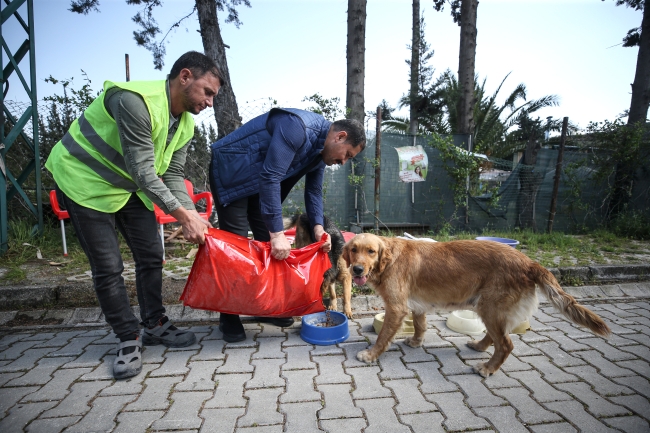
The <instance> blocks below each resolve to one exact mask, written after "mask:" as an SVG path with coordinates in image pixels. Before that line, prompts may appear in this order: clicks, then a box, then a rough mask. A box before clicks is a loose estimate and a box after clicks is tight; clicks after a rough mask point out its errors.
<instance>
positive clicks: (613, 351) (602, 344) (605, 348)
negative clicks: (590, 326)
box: [581, 338, 636, 362]
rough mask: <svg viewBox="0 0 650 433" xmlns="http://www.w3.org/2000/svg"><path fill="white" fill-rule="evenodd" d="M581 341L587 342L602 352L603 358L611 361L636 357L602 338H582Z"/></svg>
mask: <svg viewBox="0 0 650 433" xmlns="http://www.w3.org/2000/svg"><path fill="white" fill-rule="evenodd" d="M581 343H585V344H588V345H589V346H591V347H593V348H594V349H596V350H597V351H598V352H600V353H602V354H603V356H604V357H605V359H608V360H610V361H613V362H616V361H625V360H628V359H634V358H636V356H634V355H632V354H631V353H627V352H624V351H622V350H621V349H619V348H616V347H614V346H612V345H610V344H608V343H607V341H606V340H603V339H602V338H586V339H584V340H582V341H581Z"/></svg>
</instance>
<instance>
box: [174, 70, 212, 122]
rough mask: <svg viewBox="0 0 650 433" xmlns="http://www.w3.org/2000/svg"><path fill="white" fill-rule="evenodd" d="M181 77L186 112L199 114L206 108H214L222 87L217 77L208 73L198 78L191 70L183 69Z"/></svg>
mask: <svg viewBox="0 0 650 433" xmlns="http://www.w3.org/2000/svg"><path fill="white" fill-rule="evenodd" d="M180 76H181V86H182V90H183V109H184V111H189V112H190V113H192V114H199V113H200V112H201V111H203V110H204V109H205V108H207V107H212V100H213V99H214V97H215V96H217V93H219V88H220V87H221V85H220V84H219V79H218V78H217V77H215V76H214V75H212V74H211V73H209V72H206V73H205V74H203V76H202V77H201V78H196V77H195V76H194V75H193V74H192V71H190V70H189V69H183V70H182V71H181V74H180Z"/></svg>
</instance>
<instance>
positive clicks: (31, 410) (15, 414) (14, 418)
mask: <svg viewBox="0 0 650 433" xmlns="http://www.w3.org/2000/svg"><path fill="white" fill-rule="evenodd" d="M54 405H56V402H55V401H48V402H42V403H27V404H21V405H18V406H15V407H14V408H13V409H11V410H10V411H9V415H7V416H6V417H5V418H4V419H3V420H2V421H0V431H2V432H6V433H13V432H22V431H23V428H24V427H25V426H26V425H27V423H29V422H30V421H32V420H33V419H34V418H36V417H37V416H38V415H39V414H41V413H42V412H43V411H46V410H47V409H50V408H51V407H52V406H54ZM50 431H51V430H50Z"/></svg>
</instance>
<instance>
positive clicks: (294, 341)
mask: <svg viewBox="0 0 650 433" xmlns="http://www.w3.org/2000/svg"><path fill="white" fill-rule="evenodd" d="M286 333H287V339H286V341H284V342H283V343H282V347H291V346H309V347H310V348H313V347H314V346H312V345H311V344H309V343H307V342H306V341H305V340H303V339H302V338H300V329H293V328H289V329H287V330H286Z"/></svg>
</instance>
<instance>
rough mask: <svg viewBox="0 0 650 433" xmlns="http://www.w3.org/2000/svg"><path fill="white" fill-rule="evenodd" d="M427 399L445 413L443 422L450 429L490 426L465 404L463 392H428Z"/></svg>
mask: <svg viewBox="0 0 650 433" xmlns="http://www.w3.org/2000/svg"><path fill="white" fill-rule="evenodd" d="M426 398H427V400H429V401H430V402H432V403H435V404H436V405H438V407H439V408H440V411H441V412H442V413H443V414H444V415H445V421H444V422H443V424H444V425H445V427H447V429H448V430H449V431H462V430H470V429H479V428H486V427H490V424H489V423H488V422H487V421H485V420H484V419H483V418H479V417H477V416H476V415H474V414H473V413H472V412H471V411H470V410H469V409H468V408H467V406H465V402H464V401H463V399H464V398H463V394H461V393H460V392H446V393H442V394H428V395H427V396H426Z"/></svg>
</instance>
